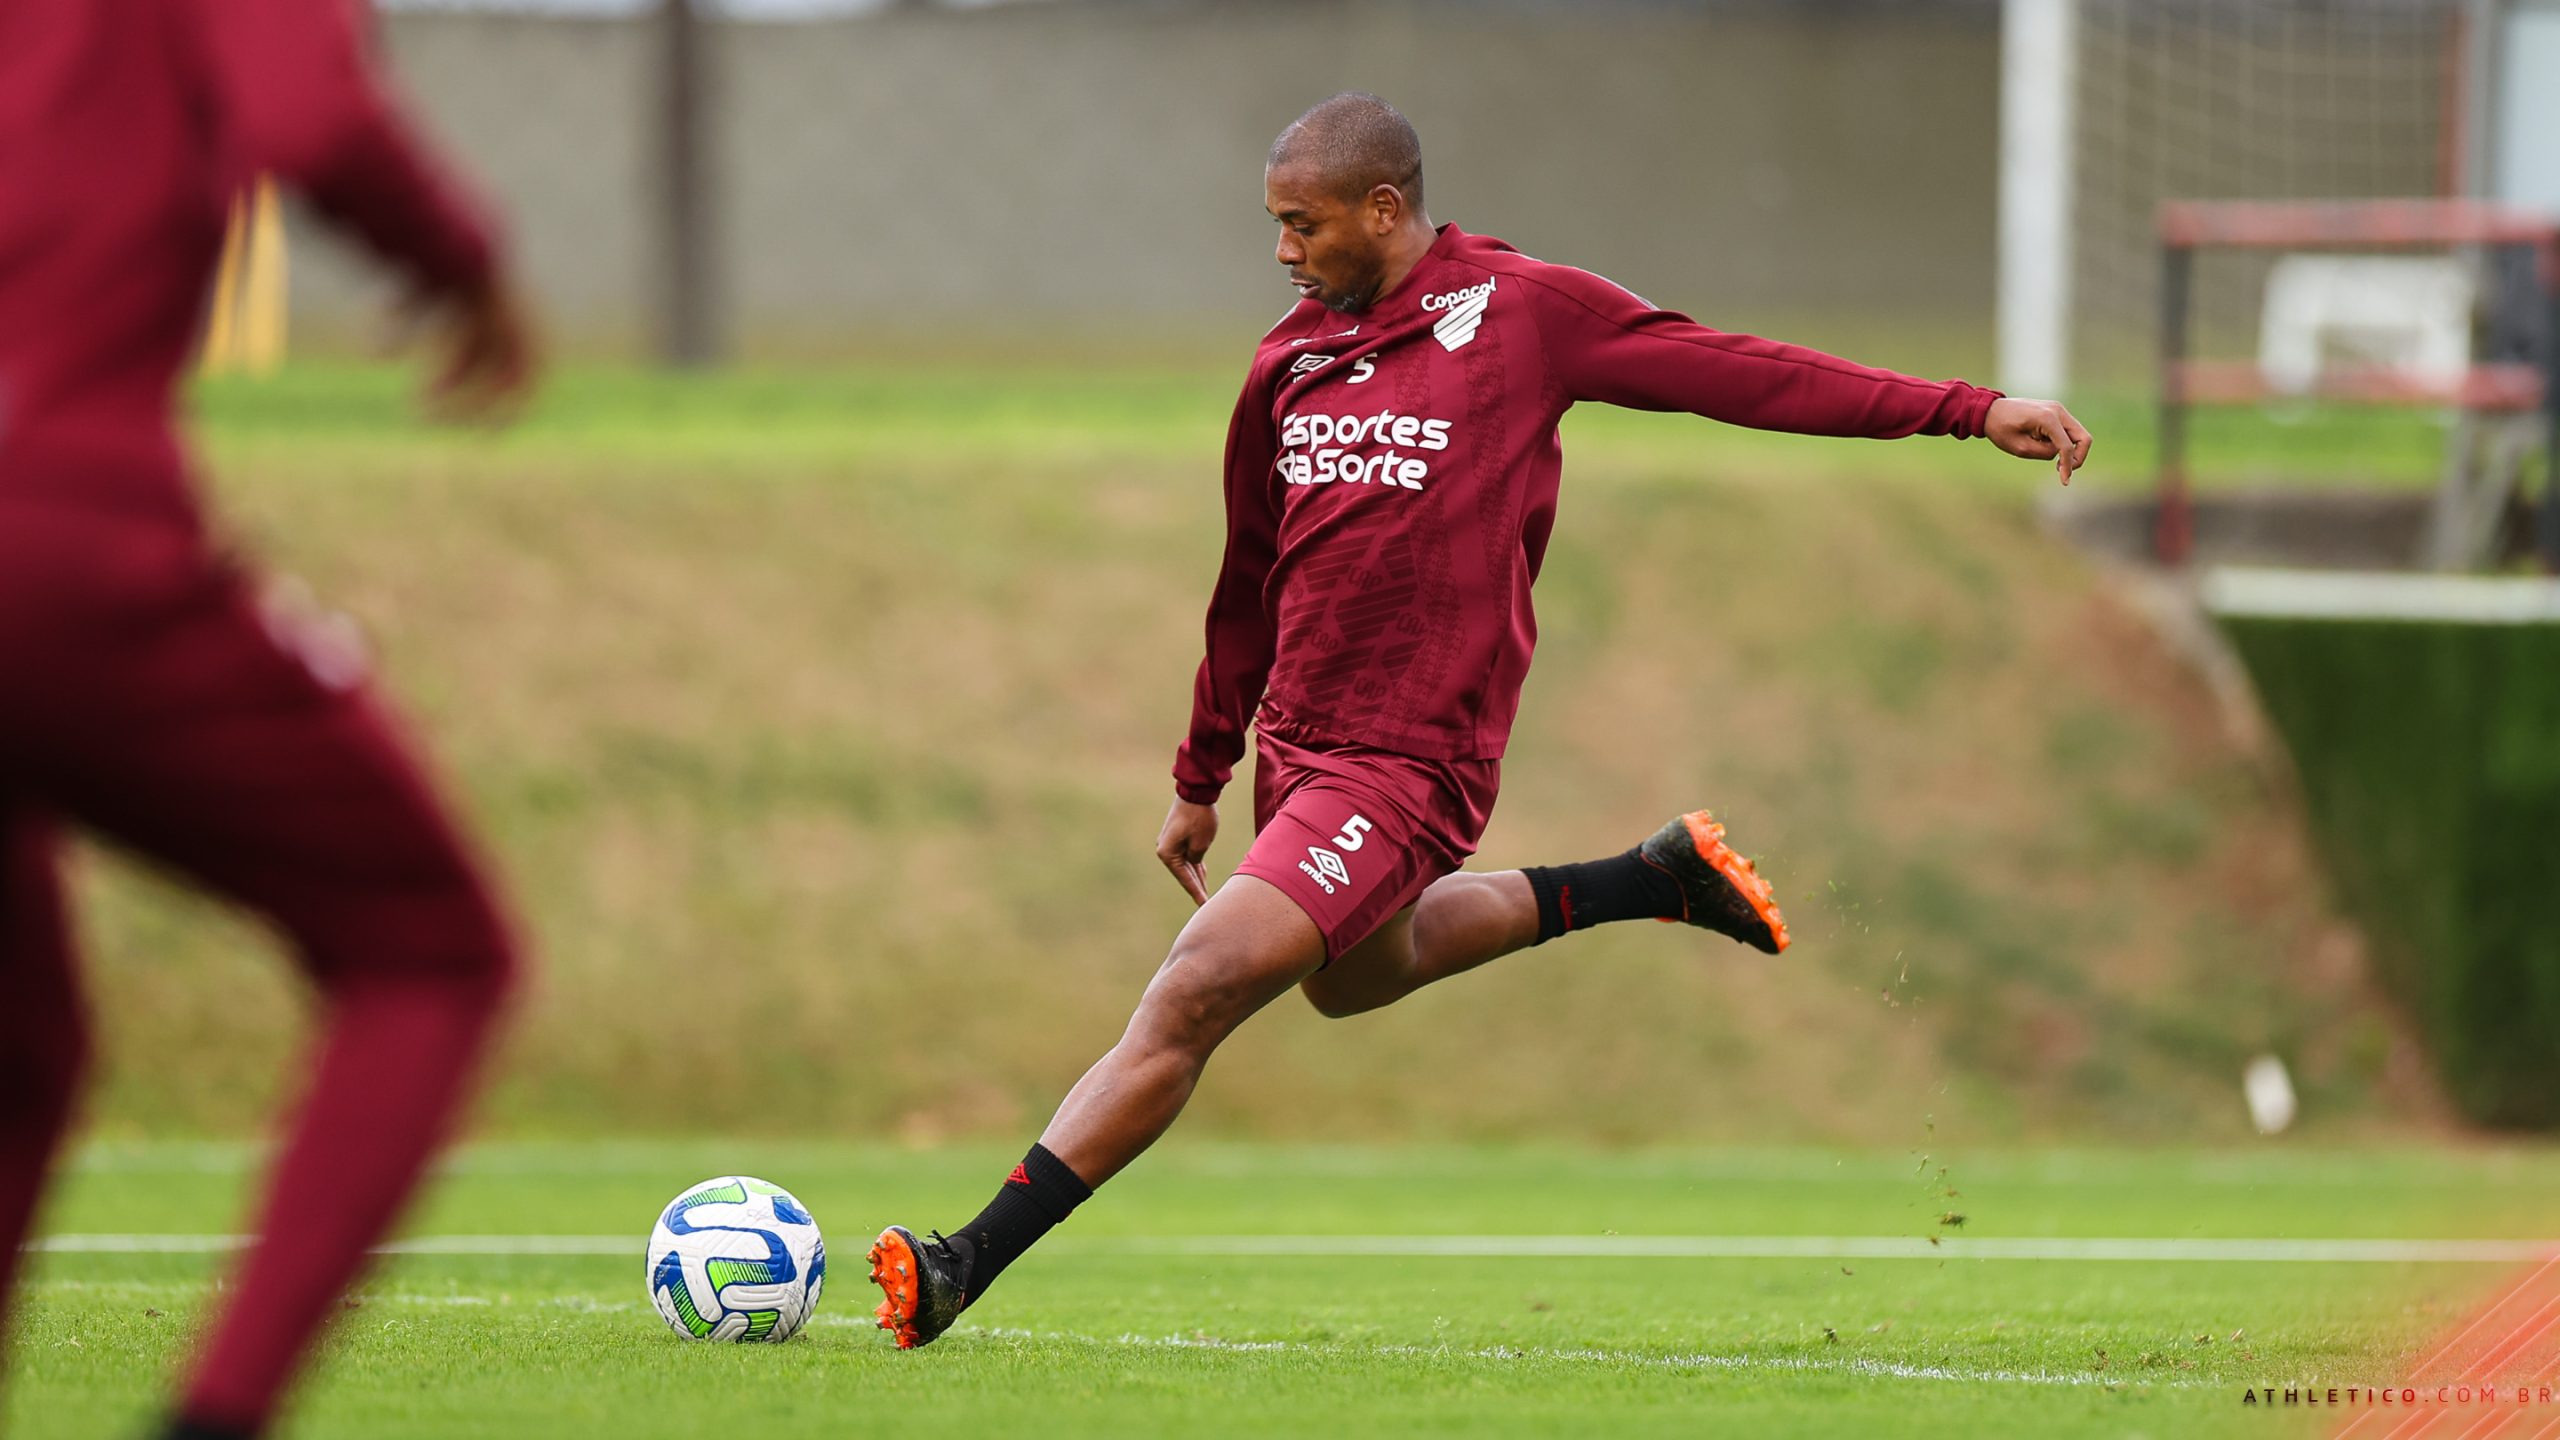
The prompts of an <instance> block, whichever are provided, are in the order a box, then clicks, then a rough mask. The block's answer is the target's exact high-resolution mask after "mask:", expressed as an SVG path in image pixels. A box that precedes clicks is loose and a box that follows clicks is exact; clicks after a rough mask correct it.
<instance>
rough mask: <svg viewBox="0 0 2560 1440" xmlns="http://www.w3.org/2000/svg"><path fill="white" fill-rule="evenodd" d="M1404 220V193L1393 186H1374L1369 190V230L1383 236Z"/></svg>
mask: <svg viewBox="0 0 2560 1440" xmlns="http://www.w3.org/2000/svg"><path fill="white" fill-rule="evenodd" d="M1403 218H1404V192H1403V191H1401V190H1398V189H1397V188H1396V187H1394V186H1393V185H1375V186H1371V187H1370V190H1369V228H1370V229H1371V230H1372V231H1373V232H1375V233H1376V234H1380V235H1385V234H1388V233H1390V232H1392V231H1393V230H1394V229H1395V228H1396V222H1397V221H1399V220H1402V219H1403Z"/></svg>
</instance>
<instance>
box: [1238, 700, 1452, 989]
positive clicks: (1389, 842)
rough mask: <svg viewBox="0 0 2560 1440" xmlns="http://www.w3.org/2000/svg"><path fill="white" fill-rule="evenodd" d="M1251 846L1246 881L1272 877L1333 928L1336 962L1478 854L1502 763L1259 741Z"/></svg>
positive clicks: (1329, 936) (1329, 952) (1241, 870)
mask: <svg viewBox="0 0 2560 1440" xmlns="http://www.w3.org/2000/svg"><path fill="white" fill-rule="evenodd" d="M1254 756H1255V763H1254V776H1253V824H1254V831H1255V834H1254V840H1253V848H1251V849H1250V850H1247V851H1246V852H1245V857H1244V862H1243V863H1242V864H1240V865H1238V866H1237V867H1236V873H1237V874H1239V875H1251V876H1253V877H1254V878H1255V879H1257V880H1264V881H1268V882H1269V883H1271V884H1273V885H1277V886H1279V887H1280V888H1281V889H1282V890H1283V891H1285V892H1287V894H1288V895H1289V898H1291V899H1293V900H1295V901H1297V902H1298V906H1299V908H1300V909H1303V910H1305V911H1306V912H1307V915H1308V918H1310V919H1312V920H1314V921H1315V922H1316V928H1317V929H1318V930H1321V931H1323V932H1324V956H1325V960H1326V962H1327V963H1331V962H1332V961H1334V960H1336V959H1339V958H1341V956H1342V954H1343V952H1344V951H1346V950H1349V949H1350V948H1351V947H1352V946H1354V945H1357V944H1359V943H1360V942H1361V941H1363V940H1366V939H1368V938H1369V937H1370V936H1371V935H1374V934H1376V933H1377V930H1378V927H1379V926H1381V925H1384V924H1386V923H1387V921H1389V920H1390V919H1393V918H1394V917H1395V914H1396V912H1398V911H1400V910H1402V909H1404V907H1406V906H1407V905H1410V904H1412V903H1413V902H1414V901H1415V900H1416V899H1419V898H1420V897H1421V895H1422V892H1423V890H1424V889H1425V888H1427V887H1428V886H1429V885H1430V884H1431V882H1432V881H1434V880H1437V879H1439V878H1440V877H1441V876H1443V875H1446V874H1449V873H1450V872H1451V871H1454V870H1456V869H1457V868H1458V867H1459V866H1461V865H1464V864H1465V863H1467V857H1468V856H1470V855H1473V854H1474V853H1476V841H1477V840H1478V839H1479V838H1480V837H1482V836H1483V834H1484V827H1485V822H1486V821H1488V820H1490V819H1492V818H1493V799H1494V793H1495V791H1497V790H1498V789H1500V788H1501V783H1502V762H1501V761H1499V760H1417V759H1415V758H1414V757H1412V756H1410V755H1397V754H1393V753H1391V752H1389V751H1385V750H1372V749H1370V748H1368V747H1366V746H1361V745H1343V746H1335V747H1330V748H1322V749H1319V748H1316V747H1312V746H1306V745H1293V744H1291V743H1290V742H1288V741H1286V740H1282V739H1279V738H1277V737H1274V736H1271V735H1265V734H1262V733H1261V732H1260V731H1256V732H1255V735H1254Z"/></svg>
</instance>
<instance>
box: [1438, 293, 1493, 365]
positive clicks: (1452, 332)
mask: <svg viewBox="0 0 2560 1440" xmlns="http://www.w3.org/2000/svg"><path fill="white" fill-rule="evenodd" d="M1493 283H1494V277H1493V276H1490V275H1488V276H1486V277H1485V281H1484V283H1483V284H1481V285H1470V286H1468V287H1467V288H1465V289H1463V290H1451V291H1448V292H1447V293H1445V294H1440V295H1425V296H1423V297H1422V308H1423V309H1424V310H1425V311H1431V310H1439V311H1444V312H1446V313H1444V314H1443V315H1441V317H1440V318H1439V320H1438V321H1436V322H1435V323H1434V324H1433V325H1432V327H1431V338H1432V339H1434V340H1437V341H1439V342H1440V348H1441V349H1443V350H1455V349H1457V348H1458V347H1459V346H1461V345H1464V344H1466V343H1467V342H1468V341H1470V340H1473V339H1474V338H1476V327H1477V326H1479V325H1482V324H1483V323H1484V309H1485V306H1487V305H1489V304H1491V303H1493Z"/></svg>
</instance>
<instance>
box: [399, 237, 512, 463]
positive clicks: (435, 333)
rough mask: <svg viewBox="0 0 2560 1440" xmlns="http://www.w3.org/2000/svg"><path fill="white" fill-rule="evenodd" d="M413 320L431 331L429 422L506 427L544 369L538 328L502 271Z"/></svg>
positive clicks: (425, 302) (423, 307) (421, 307)
mask: <svg viewBox="0 0 2560 1440" xmlns="http://www.w3.org/2000/svg"><path fill="white" fill-rule="evenodd" d="M414 311H415V313H414V315H413V317H412V318H413V319H415V320H416V321H417V322H418V323H419V324H420V325H422V326H423V327H424V328H426V329H427V330H429V331H430V332H432V334H431V338H430V341H429V344H430V347H431V348H432V349H433V351H434V352H435V354H434V359H433V361H432V362H431V363H432V365H433V370H432V372H431V373H430V374H429V376H428V378H427V384H426V388H425V390H424V391H423V392H422V394H421V397H420V400H421V404H422V406H423V408H424V409H425V410H426V412H427V416H428V418H429V419H433V420H440V421H446V422H450V423H455V424H466V425H503V424H505V423H506V422H507V421H509V420H512V419H514V418H515V414H516V412H517V411H518V410H520V409H522V408H523V406H524V402H525V399H526V397H527V396H529V395H531V394H532V393H533V388H534V383H535V381H536V379H537V378H538V377H539V375H540V373H541V368H542V362H541V357H540V355H539V353H538V351H537V348H536V346H535V344H534V338H533V323H532V321H531V320H530V319H529V318H528V317H527V315H526V312H525V309H524V305H523V303H522V302H521V301H519V300H518V299H517V298H516V291H515V286H514V285H513V284H512V283H511V282H510V281H509V280H508V279H507V277H506V275H505V274H504V273H503V272H501V271H497V270H492V271H490V272H489V275H488V277H487V278H486V279H485V280H483V281H481V282H480V283H479V284H476V285H473V286H470V287H468V288H466V289H463V290H457V291H453V292H451V293H449V294H444V295H438V296H432V297H427V298H425V299H422V300H420V301H418V302H415V305H414Z"/></svg>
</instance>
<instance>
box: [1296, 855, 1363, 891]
mask: <svg viewBox="0 0 2560 1440" xmlns="http://www.w3.org/2000/svg"><path fill="white" fill-rule="evenodd" d="M1298 868H1299V869H1301V870H1303V871H1305V872H1306V873H1307V878H1308V879H1310V880H1313V881H1314V882H1316V886H1317V888H1318V889H1321V890H1322V891H1324V893H1326V894H1327V895H1330V894H1332V893H1333V892H1334V889H1335V888H1336V887H1337V886H1347V885H1349V884H1350V883H1351V867H1350V866H1348V865H1345V864H1343V863H1342V857H1341V856H1339V855H1336V854H1334V853H1333V852H1332V851H1330V850H1327V849H1326V848H1324V847H1323V846H1321V845H1310V846H1308V847H1307V858H1306V859H1304V860H1301V861H1299V862H1298Z"/></svg>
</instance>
